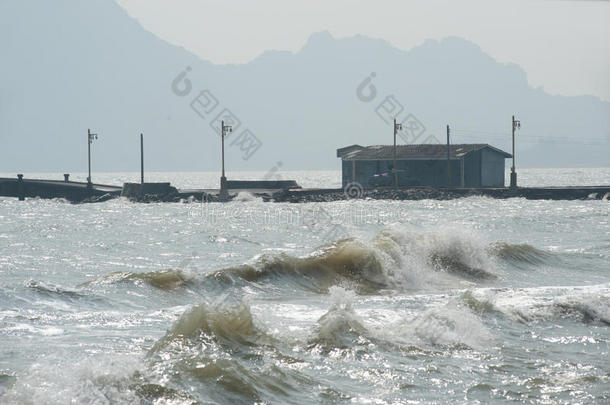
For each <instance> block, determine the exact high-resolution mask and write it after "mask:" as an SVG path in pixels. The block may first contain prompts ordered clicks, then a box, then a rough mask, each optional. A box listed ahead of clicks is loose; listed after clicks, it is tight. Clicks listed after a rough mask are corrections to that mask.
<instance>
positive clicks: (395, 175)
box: [392, 118, 402, 187]
mask: <svg viewBox="0 0 610 405" xmlns="http://www.w3.org/2000/svg"><path fill="white" fill-rule="evenodd" d="M398 131H402V124H397V123H396V118H394V164H393V167H392V171H393V172H394V187H398V173H397V172H396V133H397V132H398Z"/></svg>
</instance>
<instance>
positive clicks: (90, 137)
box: [87, 129, 97, 187]
mask: <svg viewBox="0 0 610 405" xmlns="http://www.w3.org/2000/svg"><path fill="white" fill-rule="evenodd" d="M94 139H97V134H92V133H91V129H87V155H88V163H89V177H87V187H91V186H92V182H91V144H92V143H93V140H94Z"/></svg>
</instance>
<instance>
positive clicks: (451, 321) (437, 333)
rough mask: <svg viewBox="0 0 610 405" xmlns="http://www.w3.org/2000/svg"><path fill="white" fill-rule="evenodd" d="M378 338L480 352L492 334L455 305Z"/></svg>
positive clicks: (404, 323)
mask: <svg viewBox="0 0 610 405" xmlns="http://www.w3.org/2000/svg"><path fill="white" fill-rule="evenodd" d="M376 333H377V334H378V335H379V337H380V338H382V339H384V340H387V341H390V342H393V343H397V344H401V345H414V346H417V347H423V348H428V347H435V346H457V345H465V346H468V347H470V348H472V349H477V350H481V349H484V348H486V347H488V346H489V345H490V344H491V342H492V341H493V335H492V334H491V332H490V331H489V330H488V329H487V327H485V325H484V324H483V322H482V321H481V320H480V319H479V318H478V317H477V316H476V315H475V314H473V313H472V312H471V311H469V310H467V309H466V308H463V307H462V306H460V305H457V304H455V303H448V304H446V305H443V306H437V307H433V308H430V309H428V310H426V311H424V312H422V313H421V314H418V315H415V316H414V317H410V318H404V319H402V320H400V321H398V322H396V323H394V324H393V325H389V326H386V327H385V328H383V329H380V330H379V331H377V332H376Z"/></svg>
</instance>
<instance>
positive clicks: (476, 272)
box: [373, 225, 498, 288]
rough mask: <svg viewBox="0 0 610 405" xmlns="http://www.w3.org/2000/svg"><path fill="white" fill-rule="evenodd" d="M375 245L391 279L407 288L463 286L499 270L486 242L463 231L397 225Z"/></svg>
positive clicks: (380, 237) (377, 240) (377, 238)
mask: <svg viewBox="0 0 610 405" xmlns="http://www.w3.org/2000/svg"><path fill="white" fill-rule="evenodd" d="M373 245H374V248H375V249H376V250H377V252H378V254H379V256H380V260H381V261H382V263H383V264H384V269H385V271H386V274H387V276H388V278H389V279H390V280H391V281H392V282H393V283H394V284H400V285H404V286H407V287H408V288H431V287H432V288H434V287H451V286H459V285H461V286H462V287H463V286H464V285H470V284H471V283H470V282H468V281H467V280H464V278H472V279H478V278H485V277H488V276H489V277H495V272H496V271H497V268H498V266H497V264H496V261H495V260H494V258H493V257H492V256H491V255H490V254H489V253H488V249H487V246H488V245H487V243H486V242H485V241H483V240H481V239H480V238H479V237H478V236H476V235H474V234H473V233H472V232H468V231H466V230H464V229H454V228H450V227H448V228H439V229H438V230H436V231H434V232H430V231H421V230H418V229H416V228H414V227H411V226H407V225H394V226H390V227H388V228H385V229H383V230H382V231H381V232H380V233H379V235H377V237H376V238H375V239H374V240H373ZM456 275H458V276H459V277H457V276H456Z"/></svg>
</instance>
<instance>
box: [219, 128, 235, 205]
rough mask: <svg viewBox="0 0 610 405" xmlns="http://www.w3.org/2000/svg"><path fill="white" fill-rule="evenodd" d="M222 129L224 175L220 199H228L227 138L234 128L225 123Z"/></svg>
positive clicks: (221, 180)
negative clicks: (226, 170) (226, 173)
mask: <svg viewBox="0 0 610 405" xmlns="http://www.w3.org/2000/svg"><path fill="white" fill-rule="evenodd" d="M220 127H221V131H220V133H221V135H220V137H221V139H222V142H221V144H222V175H221V176H220V198H221V199H223V200H224V199H227V198H228V197H229V191H228V189H227V178H226V177H225V136H226V135H227V134H228V133H231V132H233V127H232V126H231V125H225V122H224V121H221V122H220Z"/></svg>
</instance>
